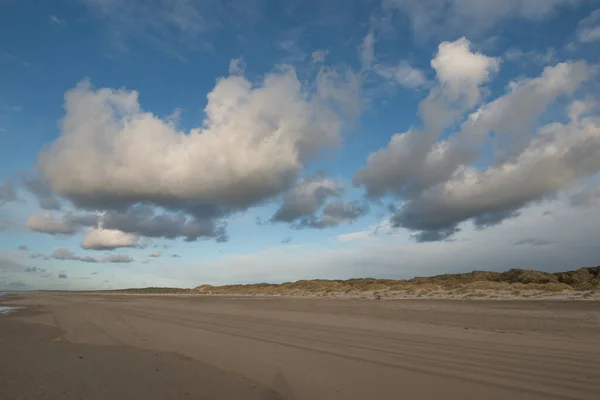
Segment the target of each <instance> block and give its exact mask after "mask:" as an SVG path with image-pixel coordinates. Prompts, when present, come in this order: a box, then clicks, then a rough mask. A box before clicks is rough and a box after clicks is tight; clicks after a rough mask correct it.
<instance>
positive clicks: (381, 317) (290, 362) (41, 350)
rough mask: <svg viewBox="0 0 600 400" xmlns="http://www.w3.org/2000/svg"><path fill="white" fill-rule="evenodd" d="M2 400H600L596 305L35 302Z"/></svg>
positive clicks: (21, 318)
mask: <svg viewBox="0 0 600 400" xmlns="http://www.w3.org/2000/svg"><path fill="white" fill-rule="evenodd" d="M0 305H23V306H27V308H26V309H25V310H18V311H16V312H14V313H11V314H10V315H8V316H4V317H0V398H6V399H38V398H61V399H63V398H64V399H79V398H84V399H106V398H112V399H130V398H149V399H163V398H195V399H198V398H205V399H366V398H373V399H438V398H440V399H442V398H443V399H597V398H600V368H598V365H600V345H599V344H598V338H599V337H600V302H597V301H539V300H538V301H459V300H395V301H374V300H341V299H336V300H319V299H294V298H243V297H210V296H142V295H136V296H132V295H129V296H123V295H109V294H106V295H98V294H64V293H54V294H53V293H32V294H27V295H21V298H20V299H14V298H2V299H0Z"/></svg>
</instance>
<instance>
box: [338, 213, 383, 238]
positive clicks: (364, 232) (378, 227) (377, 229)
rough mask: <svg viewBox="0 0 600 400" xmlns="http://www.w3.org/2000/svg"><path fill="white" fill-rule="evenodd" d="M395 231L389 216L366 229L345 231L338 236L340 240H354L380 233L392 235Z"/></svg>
mask: <svg viewBox="0 0 600 400" xmlns="http://www.w3.org/2000/svg"><path fill="white" fill-rule="evenodd" d="M394 232H395V229H394V227H393V226H392V222H391V220H390V219H389V218H385V219H383V220H381V221H380V222H379V223H378V224H377V225H374V226H371V227H369V228H367V229H365V230H362V231H357V232H350V233H343V234H341V235H338V236H337V237H336V239H337V241H338V242H352V241H355V240H364V239H367V238H369V237H375V236H380V235H391V234H393V233H394Z"/></svg>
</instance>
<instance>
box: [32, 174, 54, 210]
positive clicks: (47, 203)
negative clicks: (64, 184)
mask: <svg viewBox="0 0 600 400" xmlns="http://www.w3.org/2000/svg"><path fill="white" fill-rule="evenodd" d="M22 182H23V186H25V188H27V190H28V191H29V192H30V193H31V194H33V195H34V196H35V197H36V199H37V201H38V204H39V206H40V208H42V209H44V210H60V209H61V208H62V205H61V204H60V201H58V199H57V198H56V197H55V196H54V194H53V193H52V189H51V188H50V185H48V183H47V182H44V181H42V180H41V179H39V178H38V177H32V176H28V177H24V179H23V181H22Z"/></svg>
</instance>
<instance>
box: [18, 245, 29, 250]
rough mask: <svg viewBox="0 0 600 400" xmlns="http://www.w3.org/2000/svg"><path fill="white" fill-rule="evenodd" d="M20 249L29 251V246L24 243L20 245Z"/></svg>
mask: <svg viewBox="0 0 600 400" xmlns="http://www.w3.org/2000/svg"><path fill="white" fill-rule="evenodd" d="M18 249H19V250H21V251H29V247H27V246H26V245H24V244H22V245H20V246H19V247H18Z"/></svg>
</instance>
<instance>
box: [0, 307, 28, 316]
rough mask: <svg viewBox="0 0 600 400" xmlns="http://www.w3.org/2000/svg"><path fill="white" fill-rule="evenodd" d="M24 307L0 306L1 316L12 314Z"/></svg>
mask: <svg viewBox="0 0 600 400" xmlns="http://www.w3.org/2000/svg"><path fill="white" fill-rule="evenodd" d="M21 308H23V307H9V306H0V315H8V314H10V313H11V312H13V311H15V310H18V309H21Z"/></svg>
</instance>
